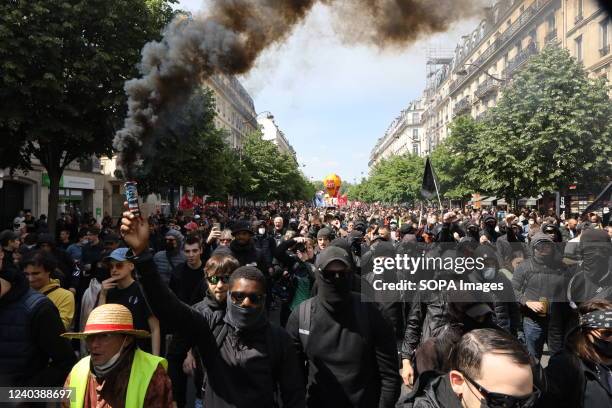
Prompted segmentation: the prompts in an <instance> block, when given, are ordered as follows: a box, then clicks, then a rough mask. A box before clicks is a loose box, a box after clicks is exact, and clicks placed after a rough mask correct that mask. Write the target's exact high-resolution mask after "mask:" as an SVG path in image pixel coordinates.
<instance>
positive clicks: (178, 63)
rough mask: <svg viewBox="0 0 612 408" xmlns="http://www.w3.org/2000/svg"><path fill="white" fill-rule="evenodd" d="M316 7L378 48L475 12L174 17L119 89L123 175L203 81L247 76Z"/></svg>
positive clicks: (268, 9)
mask: <svg viewBox="0 0 612 408" xmlns="http://www.w3.org/2000/svg"><path fill="white" fill-rule="evenodd" d="M316 3H322V4H327V5H329V6H331V7H332V8H333V9H334V11H335V13H336V15H337V16H338V21H339V24H338V26H339V27H340V32H341V33H340V34H341V35H342V36H343V37H344V39H346V40H348V41H354V42H359V43H368V44H374V45H376V46H377V47H380V48H389V47H401V46H405V45H407V44H409V43H411V42H413V41H415V40H417V39H418V38H420V37H421V36H423V35H428V34H431V33H435V32H441V31H445V30H447V29H448V27H449V25H450V24H451V23H452V22H454V21H457V20H459V19H462V18H465V17H468V16H473V15H475V14H477V13H478V12H479V11H480V10H481V7H479V5H478V3H477V2H476V1H467V0H438V1H428V0H215V1H214V2H212V3H211V4H210V8H209V11H208V12H207V13H206V15H196V16H194V17H186V16H184V15H181V16H177V17H176V18H175V19H174V20H173V21H172V22H171V23H170V24H169V25H168V26H167V27H166V29H165V31H164V35H163V39H162V40H161V41H159V42H157V41H153V42H150V43H148V44H146V45H145V46H144V48H143V50H142V62H141V65H140V72H141V74H142V77H141V78H135V79H131V80H129V81H127V82H126V84H125V91H126V93H127V96H128V113H127V117H126V119H125V123H124V126H123V129H121V130H120V131H118V132H117V134H116V135H115V140H114V147H115V149H117V151H118V153H119V156H118V165H119V167H120V168H121V170H122V173H123V175H124V177H128V178H130V177H132V176H133V175H134V169H135V168H136V167H138V166H139V165H140V163H141V156H140V152H141V150H142V147H143V146H150V145H151V144H152V143H151V142H152V141H151V140H150V139H151V137H152V134H153V133H154V132H153V130H154V129H155V128H156V127H158V126H160V125H161V123H160V122H161V121H163V120H164V119H163V118H164V117H167V116H168V114H167V113H168V112H171V111H172V110H173V109H177V108H180V106H182V105H183V104H184V103H185V102H186V101H187V100H188V99H189V97H190V95H191V94H192V92H193V90H194V89H195V88H196V87H197V86H199V85H201V83H202V82H203V80H204V79H205V78H207V77H209V76H211V75H214V74H216V73H222V74H227V75H234V74H243V73H246V72H248V71H249V70H250V69H251V68H252V67H253V65H254V64H255V62H256V60H257V57H258V56H259V55H260V54H261V53H262V51H264V50H265V49H266V48H268V47H270V46H271V45H274V44H276V43H279V42H282V41H284V40H285V39H286V38H287V37H288V36H289V35H290V34H291V32H292V30H293V29H294V28H295V27H296V26H297V25H298V24H299V23H300V22H302V21H303V20H304V18H305V17H306V16H307V15H308V13H309V11H310V10H311V9H312V7H313V6H314V5H315V4H316Z"/></svg>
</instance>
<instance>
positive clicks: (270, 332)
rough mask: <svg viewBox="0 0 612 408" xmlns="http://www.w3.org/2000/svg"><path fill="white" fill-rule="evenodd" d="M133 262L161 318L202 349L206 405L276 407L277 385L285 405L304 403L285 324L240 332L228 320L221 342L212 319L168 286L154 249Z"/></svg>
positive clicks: (303, 404) (300, 378)
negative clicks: (164, 281) (155, 261)
mask: <svg viewBox="0 0 612 408" xmlns="http://www.w3.org/2000/svg"><path fill="white" fill-rule="evenodd" d="M134 262H135V264H136V266H137V270H138V272H139V273H140V274H141V278H140V283H141V284H142V288H143V290H144V293H145V295H146V296H147V299H148V301H149V304H150V305H151V308H152V309H153V312H154V313H155V315H156V316H157V317H158V318H159V320H160V323H161V324H164V325H166V327H168V329H169V330H173V331H175V332H178V333H180V334H181V335H182V336H184V337H185V338H190V339H192V340H193V344H195V345H196V346H197V347H198V349H199V351H200V353H201V356H202V362H203V364H204V366H205V367H206V369H207V372H208V381H207V383H206V385H207V386H206V392H205V396H204V405H205V406H211V407H218V408H234V407H235V408H251V407H255V406H256V407H264V408H273V407H274V406H275V404H276V402H275V394H274V390H275V389H276V387H277V386H278V389H279V390H280V393H279V394H280V398H281V399H282V406H283V407H300V408H302V407H305V391H304V383H303V378H302V375H301V371H300V367H299V365H298V359H297V356H296V353H295V349H294V347H293V346H292V344H291V339H290V338H289V336H288V335H287V333H286V332H285V331H284V330H283V329H281V328H279V327H275V326H272V325H270V324H269V323H267V322H266V324H265V325H264V326H262V328H261V329H257V330H254V331H252V332H246V333H239V332H238V331H237V330H236V329H234V328H233V327H232V326H230V325H229V324H228V323H226V322H224V327H225V328H226V335H225V336H224V337H223V340H222V342H221V344H220V345H217V341H218V340H217V338H216V337H215V333H213V330H212V329H213V328H212V327H211V322H212V320H208V319H207V318H206V317H205V316H203V315H202V313H200V312H199V311H197V310H194V309H192V308H191V307H189V306H188V305H186V304H184V303H182V302H181V301H180V300H179V299H178V298H177V297H176V295H174V293H172V292H171V291H170V290H169V289H168V287H167V285H165V284H164V283H163V282H162V280H161V278H160V276H159V274H158V273H157V271H156V267H155V263H154V262H153V260H152V257H151V255H150V254H149V253H145V254H143V255H141V256H140V257H138V258H136V259H134ZM213 315H214V313H213ZM212 317H214V316H212ZM217 317H218V316H217ZM272 343H274V344H272Z"/></svg>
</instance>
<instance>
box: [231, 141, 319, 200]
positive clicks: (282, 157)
mask: <svg viewBox="0 0 612 408" xmlns="http://www.w3.org/2000/svg"><path fill="white" fill-rule="evenodd" d="M242 162H243V164H244V168H245V170H246V175H245V177H246V178H247V179H248V183H247V184H245V185H244V186H245V189H246V191H245V196H246V197H248V198H250V199H251V200H254V201H274V200H281V201H291V200H296V199H299V200H309V199H311V198H312V193H313V190H312V186H311V185H310V183H309V182H308V180H307V179H306V177H305V176H304V174H303V173H302V172H301V171H300V170H299V167H298V163H297V162H296V161H295V159H294V158H293V156H291V155H289V154H287V153H281V154H279V152H278V148H277V147H276V145H275V144H274V143H273V142H272V141H270V140H264V139H263V138H262V135H261V133H260V132H256V133H253V134H251V135H249V136H248V137H247V139H246V141H245V143H244V146H243V153H242Z"/></svg>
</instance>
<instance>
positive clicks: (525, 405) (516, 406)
mask: <svg viewBox="0 0 612 408" xmlns="http://www.w3.org/2000/svg"><path fill="white" fill-rule="evenodd" d="M461 374H463V376H464V377H465V379H466V380H468V381H469V382H470V383H471V384H472V385H473V386H474V388H476V389H477V390H478V392H480V393H481V394H482V397H483V398H484V400H485V401H486V404H487V406H488V407H490V408H532V407H533V406H534V405H535V403H536V402H537V401H538V400H539V399H540V390H538V389H537V388H536V387H535V386H534V387H533V392H532V393H531V394H529V395H526V396H524V397H515V396H512V395H507V394H501V393H498V392H491V391H488V390H487V389H486V388H484V387H483V386H482V385H480V384H478V383H477V382H476V381H474V380H472V379H471V378H470V377H468V376H467V375H466V374H465V373H463V372H462V373H461ZM472 393H473V392H472ZM474 395H475V396H477V395H476V394H475V393H474Z"/></svg>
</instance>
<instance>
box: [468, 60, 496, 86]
mask: <svg viewBox="0 0 612 408" xmlns="http://www.w3.org/2000/svg"><path fill="white" fill-rule="evenodd" d="M466 65H468V66H471V67H475V68H476V69H477V70H478V69H481V68H482V66H481V65H477V64H471V63H469V62H466V63H465V64H463V68H461V69H460V70H459V71H457V75H461V76H465V75H467V74H468V71H467V69H465V66H466ZM482 73H483V74H485V75H486V76H488V77H489V78H491V79H492V80H494V81H497V82H500V83H504V82H506V80H505V79H503V78H498V77H496V76H493V75H491V74H489V73H488V72H487V71H485V70H482Z"/></svg>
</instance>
